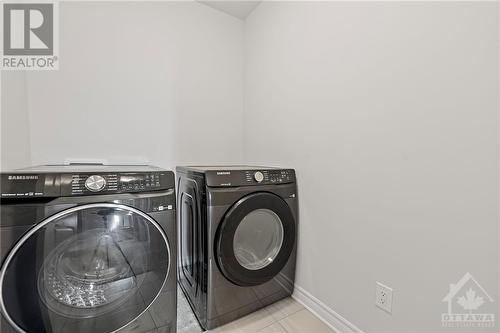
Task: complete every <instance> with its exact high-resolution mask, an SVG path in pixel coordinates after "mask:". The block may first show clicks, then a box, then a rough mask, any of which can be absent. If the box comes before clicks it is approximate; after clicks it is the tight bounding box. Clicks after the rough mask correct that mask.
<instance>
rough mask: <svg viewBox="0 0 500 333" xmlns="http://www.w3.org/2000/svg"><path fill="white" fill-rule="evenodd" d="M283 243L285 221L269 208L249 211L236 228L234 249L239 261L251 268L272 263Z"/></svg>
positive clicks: (262, 266) (260, 267)
mask: <svg viewBox="0 0 500 333" xmlns="http://www.w3.org/2000/svg"><path fill="white" fill-rule="evenodd" d="M282 245H283V223H282V222H281V219H280V218H279V216H278V215H277V214H276V213H274V212H273V211H272V210H269V209H256V210H254V211H251V212H250V213H248V214H247V215H246V216H245V217H244V218H243V220H241V222H240V224H239V225H238V227H237V228H236V232H235V234H234V239H233V250H234V254H235V256H236V260H238V263H239V264H240V265H241V266H243V267H245V268H246V269H250V270H258V269H262V268H264V267H266V266H267V265H269V264H271V263H272V262H273V261H274V259H276V256H277V255H278V253H279V251H280V249H281V246H282Z"/></svg>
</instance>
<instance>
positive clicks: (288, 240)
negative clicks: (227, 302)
mask: <svg viewBox="0 0 500 333" xmlns="http://www.w3.org/2000/svg"><path fill="white" fill-rule="evenodd" d="M295 234H296V225H295V219H294V217H293V213H292V210H291V209H290V207H289V206H288V204H287V203H286V202H285V201H284V200H283V199H282V198H281V197H279V196H277V195H275V194H272V193H268V192H256V193H252V194H250V195H247V196H245V197H243V198H242V199H240V200H238V202H236V203H235V204H234V205H233V206H232V207H231V208H230V209H229V210H228V211H227V213H226V214H225V216H224V218H223V220H222V223H221V224H220V227H219V228H218V231H217V236H216V238H217V240H216V244H217V245H216V253H217V263H218V266H219V268H220V270H221V271H222V273H223V274H224V276H225V277H226V278H227V279H228V280H230V281H231V282H233V283H235V284H237V285H240V286H255V285H259V284H262V283H264V282H267V281H269V280H271V279H272V278H273V277H275V276H276V275H278V273H280V272H281V270H282V269H283V268H284V267H285V265H286V264H287V262H288V260H289V258H290V256H291V254H292V251H293V249H294V246H295Z"/></svg>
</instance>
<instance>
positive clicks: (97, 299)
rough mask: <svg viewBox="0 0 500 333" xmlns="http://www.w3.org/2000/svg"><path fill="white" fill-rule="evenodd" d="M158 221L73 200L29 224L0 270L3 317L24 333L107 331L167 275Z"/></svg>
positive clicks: (150, 296) (141, 305) (132, 314)
mask: <svg viewBox="0 0 500 333" xmlns="http://www.w3.org/2000/svg"><path fill="white" fill-rule="evenodd" d="M169 259H170V258H169V246H168V241H167V238H166V236H165V234H164V232H163V230H162V229H161V227H160V226H159V225H158V224H157V222H156V221H154V220H153V219H152V218H151V217H149V216H148V215H146V214H144V213H143V212H141V211H139V210H136V209H134V208H131V207H128V206H124V205H115V204H92V205H85V206H77V207H74V208H71V209H68V210H66V211H64V212H61V213H59V214H56V215H54V216H52V217H50V218H48V219H46V220H45V221H43V222H42V223H40V224H38V225H37V226H36V227H34V228H33V229H31V230H30V231H29V232H28V233H27V234H26V235H24V236H23V238H22V239H21V240H20V241H19V242H18V243H17V244H16V245H15V247H14V248H13V249H12V250H11V252H10V253H9V255H8V257H7V258H6V260H5V262H4V264H3V266H2V270H1V275H0V279H1V280H0V282H1V285H0V288H1V301H2V302H1V309H2V313H3V315H4V317H5V318H6V319H7V320H8V321H9V322H10V324H11V325H12V326H13V327H15V328H16V329H18V330H19V331H25V332H43V331H49V332H66V331H73V332H87V331H93V332H110V331H114V330H117V329H119V328H121V327H123V326H125V325H127V324H128V323H130V322H131V321H133V320H134V319H135V318H137V317H138V316H139V315H140V314H141V313H142V312H144V311H145V310H146V309H147V307H148V306H149V305H150V304H151V303H152V302H153V300H154V299H155V298H156V296H157V295H158V294H159V293H160V291H161V289H162V287H163V285H164V283H165V281H166V279H167V276H168V273H169V264H170V260H169Z"/></svg>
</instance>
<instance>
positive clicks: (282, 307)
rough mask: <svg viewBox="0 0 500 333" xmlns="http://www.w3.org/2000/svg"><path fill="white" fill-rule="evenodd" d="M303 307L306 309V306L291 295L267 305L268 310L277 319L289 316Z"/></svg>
mask: <svg viewBox="0 0 500 333" xmlns="http://www.w3.org/2000/svg"><path fill="white" fill-rule="evenodd" d="M302 309H304V306H303V305H302V304H300V303H299V302H297V301H296V300H294V299H293V298H291V297H287V298H285V299H282V300H281V301H278V302H276V303H273V304H271V305H269V306H268V307H266V310H267V311H269V313H271V315H272V316H273V318H274V320H276V321H278V320H281V319H283V318H285V317H288V316H289V315H291V314H294V313H296V312H298V311H300V310H302Z"/></svg>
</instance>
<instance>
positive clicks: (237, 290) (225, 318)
mask: <svg viewBox="0 0 500 333" xmlns="http://www.w3.org/2000/svg"><path fill="white" fill-rule="evenodd" d="M176 177H177V182H178V198H177V213H178V218H177V220H178V230H179V250H178V253H179V257H178V283H179V284H180V286H181V289H182V290H183V292H184V294H185V295H186V298H187V299H188V301H189V304H190V306H191V308H192V309H193V312H194V313H195V315H196V317H197V318H198V321H199V322H200V324H201V326H202V327H203V328H205V329H212V328H214V327H217V326H220V325H223V324H225V323H228V322H230V321H233V320H235V319H237V318H239V317H242V316H245V315H247V314H249V313H251V312H253V311H255V310H257V309H259V308H262V307H264V306H266V305H269V304H271V303H273V302H276V301H278V300H280V299H282V298H285V297H288V296H290V295H291V294H292V292H293V287H294V280H295V262H296V243H297V241H296V240H297V217H298V214H297V207H298V204H297V199H298V198H297V186H296V180H295V171H294V170H293V169H279V168H270V167H258V166H257V167H254V166H211V167H210V166H190V167H177V173H176Z"/></svg>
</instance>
